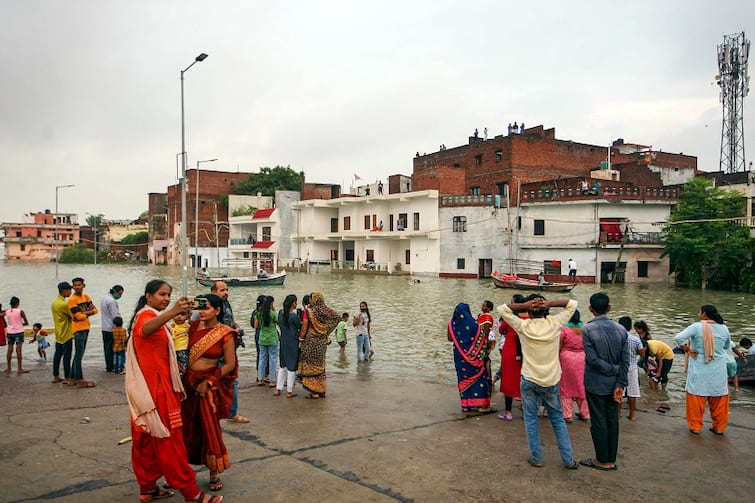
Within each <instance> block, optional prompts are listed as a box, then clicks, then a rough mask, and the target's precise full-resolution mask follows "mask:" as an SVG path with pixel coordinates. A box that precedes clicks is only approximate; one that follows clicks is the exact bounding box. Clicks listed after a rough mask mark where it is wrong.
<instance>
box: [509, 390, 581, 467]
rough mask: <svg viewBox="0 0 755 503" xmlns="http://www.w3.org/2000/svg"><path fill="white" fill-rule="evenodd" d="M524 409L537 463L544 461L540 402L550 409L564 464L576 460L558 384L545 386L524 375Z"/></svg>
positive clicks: (528, 434)
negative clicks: (538, 415) (539, 413)
mask: <svg viewBox="0 0 755 503" xmlns="http://www.w3.org/2000/svg"><path fill="white" fill-rule="evenodd" d="M521 390H522V409H523V416H524V429H525V431H526V432H527V444H528V446H529V448H530V457H531V458H532V461H534V462H535V463H542V462H543V446H542V445H541V444H540V422H539V419H538V417H537V408H538V405H539V404H540V402H542V404H543V406H545V410H547V411H548V419H550V422H551V426H552V427H553V433H555V434H556V443H557V444H558V452H559V454H561V462H562V463H563V464H564V466H567V465H570V464H571V463H573V462H574V455H573V454H572V450H571V440H570V439H569V430H567V429H566V421H564V415H563V413H562V412H561V393H559V391H558V384H556V385H555V386H549V387H547V388H543V387H542V386H538V385H537V384H535V383H533V382H531V381H528V380H527V379H525V378H524V376H522V384H521Z"/></svg>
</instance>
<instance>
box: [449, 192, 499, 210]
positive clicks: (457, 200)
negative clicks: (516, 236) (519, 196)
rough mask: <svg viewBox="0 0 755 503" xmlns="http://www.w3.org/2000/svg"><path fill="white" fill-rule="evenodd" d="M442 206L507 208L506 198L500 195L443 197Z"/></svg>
mask: <svg viewBox="0 0 755 503" xmlns="http://www.w3.org/2000/svg"><path fill="white" fill-rule="evenodd" d="M440 205H441V206H444V207H454V206H495V207H496V208H504V207H506V196H501V195H499V194H487V195H478V196H472V195H466V196H441V198H440Z"/></svg>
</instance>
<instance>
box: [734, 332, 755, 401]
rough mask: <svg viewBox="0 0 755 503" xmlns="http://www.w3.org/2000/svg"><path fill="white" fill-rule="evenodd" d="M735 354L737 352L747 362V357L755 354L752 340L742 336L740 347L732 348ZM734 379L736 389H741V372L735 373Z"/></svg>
mask: <svg viewBox="0 0 755 503" xmlns="http://www.w3.org/2000/svg"><path fill="white" fill-rule="evenodd" d="M731 349H732V351H733V352H734V354H736V355H737V356H738V357H739V358H740V359H742V360H743V361H744V362H745V363H747V357H748V356H753V355H755V347H753V345H752V341H751V340H750V338H749V337H742V338H741V339H740V340H739V347H736V346H735V347H733V348H731ZM734 365H736V361H735V362H734ZM732 381H733V384H734V391H739V372H737V373H736V374H734V376H733V377H732Z"/></svg>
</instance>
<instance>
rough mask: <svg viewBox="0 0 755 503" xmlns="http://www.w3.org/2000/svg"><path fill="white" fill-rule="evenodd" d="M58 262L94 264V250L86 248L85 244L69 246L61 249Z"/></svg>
mask: <svg viewBox="0 0 755 503" xmlns="http://www.w3.org/2000/svg"><path fill="white" fill-rule="evenodd" d="M58 262H60V263H61V264H92V263H94V250H90V249H89V248H84V245H76V246H69V247H66V248H63V249H62V250H61V251H60V257H58Z"/></svg>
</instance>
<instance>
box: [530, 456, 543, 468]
mask: <svg viewBox="0 0 755 503" xmlns="http://www.w3.org/2000/svg"><path fill="white" fill-rule="evenodd" d="M527 463H529V465H530V466H534V467H535V468H542V467H543V464H542V463H538V462H537V461H535V460H534V459H532V458H527Z"/></svg>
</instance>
